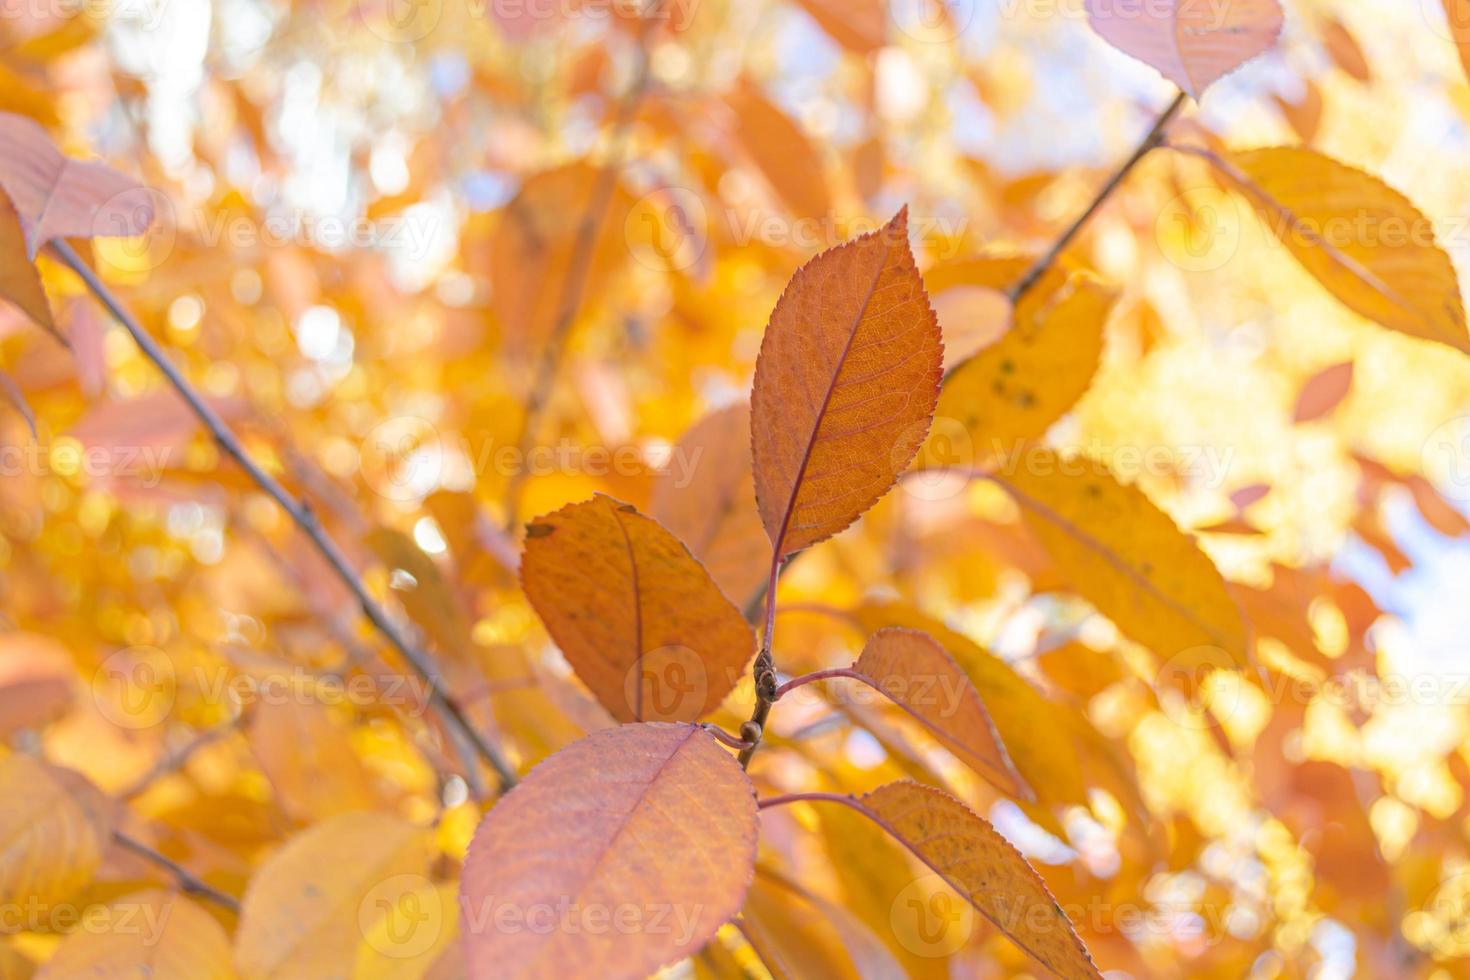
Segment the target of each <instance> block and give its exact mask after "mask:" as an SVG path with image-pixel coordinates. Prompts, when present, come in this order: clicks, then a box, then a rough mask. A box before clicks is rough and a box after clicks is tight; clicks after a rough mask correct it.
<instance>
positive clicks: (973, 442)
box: [921, 275, 1117, 466]
mask: <svg viewBox="0 0 1470 980" xmlns="http://www.w3.org/2000/svg"><path fill="white" fill-rule="evenodd" d="M1116 299H1117V294H1116V293H1115V292H1113V291H1112V290H1110V289H1108V288H1107V287H1105V286H1103V285H1102V284H1101V283H1099V282H1097V280H1095V279H1092V278H1090V277H1088V276H1085V275H1075V276H1072V277H1070V278H1069V279H1068V280H1067V281H1066V283H1065V284H1063V285H1062V286H1061V287H1059V288H1058V289H1056V290H1055V291H1053V292H1051V293H1049V294H1043V297H1042V298H1041V301H1040V302H1039V303H1033V302H1032V297H1031V295H1029V294H1028V296H1027V297H1025V298H1023V300H1022V302H1021V304H1020V308H1019V309H1018V310H1017V311H1016V317H1015V325H1014V326H1013V327H1012V328H1011V329H1010V331H1008V332H1007V333H1006V334H1005V335H1004V336H1003V337H1001V338H1000V339H999V340H998V341H996V342H995V343H994V344H992V345H990V346H989V347H987V348H985V349H984V350H982V351H980V352H979V353H978V354H976V355H975V356H974V357H973V358H971V359H970V360H968V361H966V362H965V363H964V364H963V365H961V366H959V367H958V368H957V369H956V370H955V371H954V373H953V374H952V375H951V376H950V377H949V378H948V379H947V380H946V381H945V383H944V391H943V392H941V393H940V396H939V405H938V407H937V408H936V409H935V410H934V416H935V418H936V420H943V422H942V423H941V422H936V425H935V426H934V430H933V432H931V433H930V439H929V442H928V443H927V444H926V448H925V451H924V453H923V455H922V457H921V458H922V459H923V460H924V464H925V465H927V466H939V465H943V464H944V462H945V461H946V459H948V458H951V457H953V455H954V447H953V446H951V447H950V449H949V450H948V451H946V450H945V449H944V448H943V447H941V446H938V445H936V440H939V439H948V440H950V441H951V443H952V442H953V440H954V439H955V438H956V437H957V435H958V434H959V433H964V435H966V436H968V438H969V441H970V446H969V448H970V450H971V452H970V453H969V454H967V455H970V456H972V458H973V459H975V460H979V459H985V458H989V457H991V456H994V455H997V454H1004V453H1006V452H1009V451H1011V450H1013V449H1014V448H1015V447H1016V445H1017V444H1018V443H1021V442H1025V441H1029V440H1032V439H1037V438H1040V437H1041V436H1043V435H1045V434H1046V430H1047V429H1048V428H1050V427H1051V425H1052V423H1053V422H1055V421H1056V420H1057V419H1059V418H1061V417H1062V416H1063V415H1065V414H1066V413H1067V412H1068V411H1069V410H1070V409H1071V408H1072V406H1073V405H1075V404H1076V403H1077V400H1078V399H1079V398H1081V397H1082V395H1083V394H1084V393H1085V392H1086V391H1087V388H1088V386H1089V385H1091V384H1092V379H1093V376H1094V375H1095V374H1096V373H1097V367H1098V362H1099V359H1100V358H1101V357H1102V349H1103V327H1104V325H1105V324H1106V322H1107V318H1108V313H1109V312H1110V311H1111V310H1112V307H1113V303H1114V301H1115V300H1116ZM951 421H952V422H953V423H955V425H956V426H957V428H952V427H951V426H950V424H949V423H950V422H951Z"/></svg>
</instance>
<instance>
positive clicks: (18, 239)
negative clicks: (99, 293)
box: [0, 193, 57, 334]
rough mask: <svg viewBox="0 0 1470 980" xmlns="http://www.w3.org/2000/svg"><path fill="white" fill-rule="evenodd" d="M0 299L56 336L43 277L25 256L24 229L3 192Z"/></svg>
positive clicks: (0, 198)
mask: <svg viewBox="0 0 1470 980" xmlns="http://www.w3.org/2000/svg"><path fill="white" fill-rule="evenodd" d="M0 256H3V258H0V299H5V300H8V301H9V302H11V303H14V304H15V306H16V307H17V308H18V309H19V310H20V311H21V312H22V313H24V314H25V315H26V316H28V317H30V318H31V319H32V320H34V321H35V322H36V324H37V325H38V326H41V327H44V328H45V329H47V330H49V331H51V333H53V334H54V333H57V329H56V321H55V320H53V319H52V318H51V304H50V303H48V302H46V291H45V290H44V289H42V288H41V275H40V273H39V272H37V271H36V267H35V265H34V264H33V263H32V262H31V260H30V259H29V258H27V256H26V239H25V230H24V229H23V228H22V227H21V222H20V215H19V214H18V213H17V212H16V210H15V206H14V205H13V204H11V203H10V198H9V197H7V196H6V195H5V194H3V193H0Z"/></svg>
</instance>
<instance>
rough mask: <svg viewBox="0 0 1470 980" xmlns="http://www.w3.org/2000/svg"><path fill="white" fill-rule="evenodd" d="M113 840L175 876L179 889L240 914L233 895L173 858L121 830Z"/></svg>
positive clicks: (237, 900) (114, 832)
mask: <svg viewBox="0 0 1470 980" xmlns="http://www.w3.org/2000/svg"><path fill="white" fill-rule="evenodd" d="M112 839H113V840H115V841H117V843H118V844H119V845H120V846H122V847H124V848H126V849H127V850H129V851H132V852H133V853H134V854H136V855H138V856H139V857H141V858H143V859H144V860H146V861H151V862H152V863H153V864H156V865H158V866H159V867H161V868H163V869H164V870H165V871H167V872H168V873H169V874H171V875H173V876H174V878H175V879H176V880H177V881H178V883H179V887H180V888H182V889H183V890H184V891H186V892H188V893H189V894H191V895H198V896H199V897H200V898H207V899H209V900H210V901H211V902H214V903H215V904H216V905H219V906H222V907H224V908H227V909H229V910H230V911H231V912H234V913H235V914H236V915H239V914H240V900H239V899H237V898H235V897H234V896H233V895H227V894H226V893H224V892H222V891H220V890H219V889H218V888H216V887H214V886H213V885H211V884H210V883H209V882H207V881H205V880H204V879H202V878H199V877H196V876H195V875H194V874H193V873H192V872H190V871H189V869H188V868H185V867H184V866H183V865H182V864H179V863H178V862H177V861H175V860H174V859H173V858H170V857H167V856H165V855H163V854H160V853H159V852H158V851H155V850H154V849H153V848H151V847H149V846H148V845H147V844H145V843H143V842H142V841H140V840H137V839H136V838H133V837H129V836H128V835H127V834H125V833H123V832H122V831H121V830H114V831H113V832H112Z"/></svg>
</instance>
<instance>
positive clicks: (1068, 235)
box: [1006, 92, 1187, 304]
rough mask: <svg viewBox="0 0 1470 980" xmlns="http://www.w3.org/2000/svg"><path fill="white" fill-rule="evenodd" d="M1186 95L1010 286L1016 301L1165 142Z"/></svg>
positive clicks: (1176, 99) (1009, 292) (1162, 115)
mask: <svg viewBox="0 0 1470 980" xmlns="http://www.w3.org/2000/svg"><path fill="white" fill-rule="evenodd" d="M1186 98H1187V96H1186V95H1185V94H1184V93H1183V92H1180V93H1179V94H1178V95H1176V96H1175V97H1174V101H1173V102H1170V103H1169V106H1168V108H1166V109H1165V110H1164V111H1163V112H1162V113H1160V114H1159V117H1158V118H1157V119H1156V120H1154V124H1153V128H1151V129H1150V130H1149V131H1148V133H1147V135H1145V136H1144V138H1143V141H1142V142H1140V143H1139V144H1138V146H1137V148H1136V149H1134V151H1133V154H1132V156H1130V157H1129V158H1128V159H1127V160H1125V161H1123V164H1122V165H1121V166H1120V167H1119V168H1118V169H1117V170H1116V171H1114V173H1113V176H1112V177H1110V178H1109V179H1108V182H1107V183H1105V184H1103V186H1102V187H1101V188H1100V189H1099V190H1098V192H1097V194H1096V196H1094V197H1093V199H1092V203H1091V204H1089V205H1088V206H1087V210H1085V211H1083V212H1082V214H1081V215H1079V216H1078V218H1077V220H1076V221H1074V222H1072V224H1071V225H1070V226H1069V227H1068V228H1067V230H1066V231H1064V232H1062V237H1060V238H1058V239H1057V240H1056V242H1055V244H1053V245H1052V247H1051V248H1050V249H1048V250H1047V252H1046V254H1044V255H1042V256H1041V257H1040V258H1039V259H1037V260H1036V261H1035V262H1034V263H1032V265H1031V268H1029V269H1027V270H1026V272H1025V274H1023V275H1022V276H1021V278H1020V279H1018V280H1016V282H1015V283H1014V284H1013V285H1012V286H1011V288H1010V289H1008V290H1006V297H1007V298H1008V299H1010V301H1011V302H1012V303H1013V304H1014V303H1016V302H1017V301H1019V300H1020V299H1021V297H1022V296H1025V295H1026V294H1027V293H1028V292H1030V290H1031V287H1033V286H1035V285H1036V283H1037V281H1038V280H1040V279H1041V277H1042V276H1044V275H1045V274H1046V270H1048V269H1050V268H1051V267H1052V266H1053V265H1054V264H1055V263H1056V261H1057V258H1058V257H1060V256H1061V254H1062V252H1064V251H1066V249H1067V246H1068V245H1071V244H1072V240H1073V239H1075V238H1076V237H1077V235H1078V233H1079V232H1081V231H1082V229H1083V228H1084V227H1085V226H1086V225H1087V222H1088V221H1089V220H1091V218H1092V216H1093V215H1094V214H1096V213H1097V211H1098V209H1099V208H1101V207H1102V206H1103V202H1105V201H1106V200H1107V199H1108V198H1109V197H1111V196H1112V193H1113V191H1115V190H1117V189H1118V185H1119V184H1121V183H1123V180H1124V178H1126V177H1127V176H1128V174H1130V173H1131V172H1132V171H1133V168H1134V167H1136V166H1138V162H1139V161H1140V160H1142V159H1143V158H1144V157H1146V156H1148V153H1149V151H1150V150H1152V149H1153V148H1154V147H1156V146H1158V145H1159V144H1160V143H1162V142H1163V140H1164V130H1165V129H1167V128H1168V126H1169V123H1171V122H1172V121H1173V120H1174V117H1175V116H1176V115H1178V114H1179V110H1180V109H1182V108H1184V101H1185V99H1186Z"/></svg>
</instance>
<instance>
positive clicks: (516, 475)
mask: <svg viewBox="0 0 1470 980" xmlns="http://www.w3.org/2000/svg"><path fill="white" fill-rule="evenodd" d="M662 2H663V0H653V3H652V4H651V5H650V7H649V9H648V11H647V12H646V13H644V14H643V16H642V20H641V21H640V23H639V26H638V36H637V65H636V67H635V68H634V74H633V81H632V83H631V84H630V85H629V86H628V90H627V91H626V92H624V93H623V97H622V99H621V100H620V101H619V103H618V107H617V110H616V112H615V114H614V116H613V124H612V135H611V138H610V141H609V142H610V144H611V145H610V147H609V149H608V155H607V159H606V160H605V161H604V162H603V164H602V167H601V168H600V169H599V170H598V172H597V176H596V178H595V180H594V182H593V185H592V194H591V195H590V196H589V197H588V199H587V209H586V211H584V212H583V214H582V220H581V221H580V222H578V224H577V234H576V237H575V238H574V239H573V240H572V254H571V258H570V259H569V261H568V262H567V274H566V278H565V279H564V280H563V281H562V292H561V300H560V302H559V303H558V305H557V313H556V319H555V320H553V321H552V326H551V333H550V335H549V336H548V337H547V339H546V344H545V346H544V347H543V348H542V350H541V358H540V360H539V361H538V362H537V365H536V372H535V374H534V376H533V378H532V381H531V387H530V389H529V390H528V391H527V393H526V409H525V411H524V412H523V413H521V426H520V432H519V434H518V435H517V436H516V448H517V450H518V453H517V455H516V458H517V459H520V460H525V459H526V458H527V456H528V455H529V454H530V452H531V450H532V448H534V446H535V444H536V437H537V435H538V433H539V430H540V427H541V415H542V413H543V412H544V411H545V410H546V406H547V404H548V403H549V402H550V401H551V391H552V387H553V386H554V385H555V384H556V378H557V375H558V374H559V373H560V370H561V361H562V356H563V354H564V353H565V352H566V345H567V339H568V336H569V335H570V334H571V332H572V325H573V324H574V323H575V322H576V320H577V314H578V312H579V311H580V310H581V308H582V299H583V295H584V294H585V293H586V291H587V281H588V278H589V277H590V275H591V271H592V256H593V254H594V253H595V252H596V250H597V237H598V235H599V234H600V232H601V229H602V223H603V219H604V218H605V217H606V215H607V209H608V205H609V204H610V203H611V201H612V197H613V192H614V191H615V190H617V185H618V176H619V175H620V174H621V172H622V169H623V154H624V152H625V151H626V143H627V138H628V130H629V129H630V128H631V127H632V123H633V117H634V116H635V115H637V113H638V107H639V106H640V105H641V104H642V103H643V97H644V96H645V95H646V94H647V92H648V83H649V80H650V78H651V77H652V70H651V64H652V60H653V59H652V56H651V54H650V52H649V43H648V42H649V34H650V33H651V32H652V29H653V27H654V25H655V24H656V23H657V19H658V18H657V14H658V10H659V7H660V6H661V4H662ZM526 472H527V468H526V467H525V466H520V467H518V468H517V469H516V470H515V471H514V472H513V473H512V474H511V477H510V481H509V485H508V486H507V487H506V493H505V525H504V527H505V530H506V532H507V533H509V532H510V531H512V530H514V528H515V526H516V522H517V520H518V519H519V511H520V496H521V488H522V485H523V484H524V483H525V481H526Z"/></svg>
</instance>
